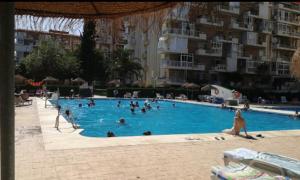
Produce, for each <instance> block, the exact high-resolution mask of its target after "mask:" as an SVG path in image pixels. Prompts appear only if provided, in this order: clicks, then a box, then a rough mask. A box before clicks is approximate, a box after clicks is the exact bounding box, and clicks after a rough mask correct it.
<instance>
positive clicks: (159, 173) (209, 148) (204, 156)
mask: <svg viewBox="0 0 300 180" xmlns="http://www.w3.org/2000/svg"><path fill="white" fill-rule="evenodd" d="M37 101H38V100H37V99H35V98H34V101H33V105H32V106H24V107H16V139H15V141H16V179H17V180H18V179H19V180H29V179H30V180H34V179H36V180H44V179H45V180H46V179H47V180H48V179H49V180H52V179H59V180H68V179H72V180H77V179H91V180H92V179H93V180H97V179H99V180H100V179H101V180H102V179H112V180H115V179H122V180H123V179H197V180H198V179H210V170H211V166H213V165H223V160H222V153H223V151H224V150H229V149H233V148H238V147H246V148H250V149H254V150H257V151H268V152H272V153H278V154H282V155H285V156H290V157H292V158H296V159H300V151H299V149H298V147H299V146H300V136H299V135H298V133H297V132H295V133H293V132H289V133H288V132H281V133H286V135H289V136H276V135H275V134H276V132H273V134H274V136H269V137H266V138H263V139H258V140H248V139H243V138H240V137H232V139H230V140H224V141H221V140H220V141H217V140H213V139H214V138H213V137H211V136H209V135H205V136H206V137H207V138H209V139H211V141H197V140H192V141H186V142H174V143H172V142H168V143H154V144H135V145H120V146H107V147H90V148H83V147H82V146H81V147H77V148H73V149H56V150H54V149H46V148H45V144H44V138H43V134H42V128H41V124H40V119H39V114H38V113H39V112H38V108H37ZM250 134H251V133H250ZM62 136H63V135H62ZM68 143H69V142H66V144H68ZM70 143H72V142H70Z"/></svg>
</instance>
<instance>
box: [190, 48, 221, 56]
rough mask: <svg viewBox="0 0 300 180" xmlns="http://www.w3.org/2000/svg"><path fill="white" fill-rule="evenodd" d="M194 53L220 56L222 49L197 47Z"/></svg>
mask: <svg viewBox="0 0 300 180" xmlns="http://www.w3.org/2000/svg"><path fill="white" fill-rule="evenodd" d="M195 54H196V55H202V56H216V57H221V56H222V49H198V50H197V51H196V52H195Z"/></svg>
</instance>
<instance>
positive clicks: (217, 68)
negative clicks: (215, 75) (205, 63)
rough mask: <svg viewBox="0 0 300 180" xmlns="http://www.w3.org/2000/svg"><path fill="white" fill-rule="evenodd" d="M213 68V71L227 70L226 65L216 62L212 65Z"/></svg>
mask: <svg viewBox="0 0 300 180" xmlns="http://www.w3.org/2000/svg"><path fill="white" fill-rule="evenodd" d="M214 70H215V71H222V72H224V71H226V70H227V67H226V65H224V64H217V65H216V66H215V67H214Z"/></svg>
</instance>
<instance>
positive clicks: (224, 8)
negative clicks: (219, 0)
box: [219, 4, 240, 14]
mask: <svg viewBox="0 0 300 180" xmlns="http://www.w3.org/2000/svg"><path fill="white" fill-rule="evenodd" d="M219 9H220V10H221V11H226V12H231V13H234V14H239V13H240V8H239V7H233V6H229V5H224V4H222V5H220V6H219Z"/></svg>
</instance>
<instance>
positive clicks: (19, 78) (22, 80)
mask: <svg viewBox="0 0 300 180" xmlns="http://www.w3.org/2000/svg"><path fill="white" fill-rule="evenodd" d="M26 80H27V78H25V77H24V76H22V75H20V74H17V75H15V83H16V84H17V85H21V84H25V82H26Z"/></svg>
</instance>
